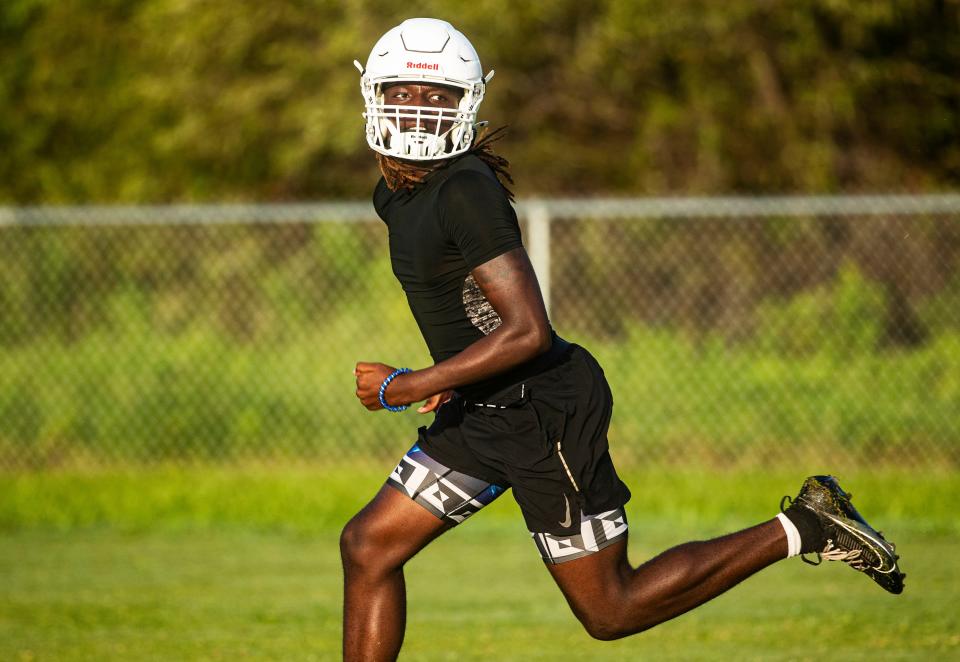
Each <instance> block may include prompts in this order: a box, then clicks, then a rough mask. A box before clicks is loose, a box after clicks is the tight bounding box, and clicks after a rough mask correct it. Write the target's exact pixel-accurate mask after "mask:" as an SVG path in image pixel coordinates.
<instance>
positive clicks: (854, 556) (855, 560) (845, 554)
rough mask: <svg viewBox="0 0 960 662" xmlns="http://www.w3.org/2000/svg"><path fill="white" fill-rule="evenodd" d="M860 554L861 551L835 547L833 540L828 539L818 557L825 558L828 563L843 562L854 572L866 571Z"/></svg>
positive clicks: (865, 564)
mask: <svg viewBox="0 0 960 662" xmlns="http://www.w3.org/2000/svg"><path fill="white" fill-rule="evenodd" d="M862 553H863V550H862V549H848V550H844V549H841V548H840V547H835V546H834V544H833V540H829V539H828V540H827V546H826V547H824V548H823V551H822V552H820V557H821V558H825V559H826V560H828V561H843V562H844V563H846V564H848V565H849V566H850V567H851V568H854V569H855V570H866V568H867V563H866V561H865V560H864V559H863V558H861V554H862Z"/></svg>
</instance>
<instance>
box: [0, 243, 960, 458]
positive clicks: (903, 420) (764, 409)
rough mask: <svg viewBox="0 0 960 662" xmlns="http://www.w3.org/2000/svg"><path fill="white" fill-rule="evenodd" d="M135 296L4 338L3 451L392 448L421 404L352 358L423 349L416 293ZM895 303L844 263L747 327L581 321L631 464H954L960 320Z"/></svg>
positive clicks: (408, 435)
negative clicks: (371, 380) (204, 319)
mask: <svg viewBox="0 0 960 662" xmlns="http://www.w3.org/2000/svg"><path fill="white" fill-rule="evenodd" d="M334 264H335V262H334ZM379 268H380V269H381V270H382V271H381V272H379V273H377V272H376V271H374V272H373V273H374V274H375V275H377V276H378V277H382V278H386V277H387V274H386V273H385V270H386V268H387V267H386V266H385V264H382V263H381V266H380V267H379ZM329 273H332V274H336V269H335V268H334V269H333V270H332V271H330V272H329ZM328 275H329V274H328ZM124 301H125V303H124V304H123V306H118V307H117V310H124V309H127V310H126V312H124V314H123V316H122V319H126V320H128V321H127V324H126V325H123V326H119V325H115V328H114V330H113V331H109V332H108V331H102V332H98V333H95V334H90V335H88V336H86V337H84V338H83V339H80V340H74V341H72V342H67V343H65V342H63V341H61V340H58V339H56V338H50V339H45V340H40V341H36V342H32V343H28V344H24V345H15V346H11V347H7V348H5V349H0V363H2V364H3V365H4V366H5V369H4V372H3V375H2V376H0V417H2V420H4V421H5V425H4V429H3V431H2V433H0V452H2V454H3V456H4V457H5V463H7V464H13V465H14V466H16V465H18V464H21V463H24V462H26V463H35V464H36V465H38V466H56V465H58V464H62V463H67V464H74V463H81V464H82V463H84V462H87V461H89V462H95V463H103V462H107V463H109V462H112V461H120V462H140V461H143V462H154V461H157V460H163V459H176V460H179V461H184V460H190V459H217V460H230V459H234V460H240V459H249V458H274V457H278V458H283V457H288V458H289V457H297V458H306V459H311V458H316V459H322V460H324V461H331V460H333V459H344V458H354V459H358V460H362V459H364V458H366V459H368V460H369V459H370V458H374V457H380V458H384V457H389V458H392V457H394V456H396V455H397V454H398V452H399V451H400V450H402V449H403V447H405V445H406V444H408V443H410V442H412V441H413V438H414V430H415V427H416V426H417V425H419V424H422V422H423V421H424V420H425V419H424V418H423V417H421V416H419V415H417V414H415V413H412V412H407V413H404V414H402V415H399V416H387V415H385V414H383V413H379V414H370V413H368V412H366V410H364V409H363V408H362V407H361V406H359V405H358V404H357V402H356V401H355V398H354V397H353V380H352V376H351V374H350V372H351V370H352V367H353V365H354V362H355V361H357V360H369V359H383V360H389V361H393V362H394V363H395V364H396V365H415V366H416V365H425V364H427V363H428V361H429V360H428V359H427V357H426V356H425V353H424V350H423V347H422V341H421V340H420V339H419V338H418V334H417V331H416V328H415V326H414V325H413V323H412V321H411V320H410V319H409V311H408V310H407V309H406V306H405V302H404V301H403V300H402V298H396V299H394V300H393V303H392V304H391V305H390V306H388V307H382V308H380V309H373V308H365V309H363V310H362V311H357V310H354V309H351V308H350V307H349V306H347V307H334V308H333V311H334V312H332V313H330V314H328V315H326V316H325V317H324V319H323V320H322V323H320V324H317V325H298V324H297V325H295V324H292V323H287V324H286V326H285V329H284V331H283V333H281V334H279V335H277V336H276V338H275V339H273V340H270V339H269V338H268V339H267V340H264V341H263V342H258V343H248V342H244V341H238V340H237V339H234V338H231V336H230V335H229V334H224V333H223V331H222V330H218V328H217V327H216V326H210V325H209V324H195V325H192V326H188V327H186V328H184V329H181V330H178V331H177V332H175V333H172V334H170V333H165V332H163V330H162V329H156V328H152V327H149V326H146V325H143V326H138V324H142V319H143V318H142V316H141V317H139V318H138V316H137V315H136V314H130V313H129V309H130V308H131V307H132V308H133V309H138V306H139V305H140V304H139V303H138V300H137V299H136V298H129V299H125V300H124ZM881 310H882V302H881V300H880V296H879V293H878V290H877V288H876V287H875V286H872V285H871V284H870V283H869V282H868V281H865V280H864V279H863V278H862V277H861V276H860V275H859V273H858V272H857V271H856V270H855V269H852V268H850V269H847V270H845V271H844V272H843V273H842V275H841V277H840V278H839V280H838V281H837V282H836V283H835V284H834V285H833V286H832V287H829V288H824V289H822V290H819V291H816V292H815V293H813V294H809V295H807V294H805V295H802V296H800V297H798V298H797V299H796V300H794V301H791V302H788V303H787V304H786V305H784V306H783V307H775V306H772V305H768V306H767V307H765V308H764V310H763V311H762V314H761V318H762V320H763V322H762V324H761V325H760V329H761V331H760V333H759V335H758V336H757V338H756V340H754V341H752V342H745V341H742V342H739V343H730V342H728V341H725V340H722V339H720V338H719V337H718V336H716V335H713V336H710V335H708V336H705V337H698V336H692V335H686V334H683V333H681V332H669V331H657V330H654V329H651V328H649V327H643V326H632V327H630V328H629V330H628V333H627V336H626V338H625V339H624V340H622V341H609V340H606V341H604V340H599V339H597V340H584V339H583V338H580V337H576V336H574V337H573V339H575V340H580V342H582V343H583V344H584V345H586V346H587V347H588V348H589V349H590V350H591V351H592V352H593V353H594V354H596V355H597V357H598V358H599V359H600V361H601V363H602V364H603V365H604V366H605V368H606V371H607V375H608V378H609V380H610V382H611V385H612V388H613V391H614V393H615V395H616V398H617V402H618V404H619V406H618V408H617V413H616V416H615V417H614V421H613V427H612V430H611V438H612V439H613V440H615V448H616V449H617V451H616V452H617V453H618V456H619V457H621V458H622V460H623V461H624V463H625V464H626V465H628V466H633V465H635V464H638V463H644V462H648V461H654V460H655V461H658V462H666V463H670V462H673V461H677V462H687V461H702V462H705V463H708V464H709V463H715V464H719V465H730V464H733V465H745V466H756V465H757V464H762V463H768V462H785V461H787V462H789V461H794V460H796V459H798V458H803V459H804V461H820V460H822V459H823V457H824V455H822V454H823V453H828V454H832V455H831V458H832V461H833V462H834V463H835V464H839V465H841V466H848V465H851V464H855V463H857V462H859V461H863V460H865V459H869V460H870V461H871V462H873V463H882V462H890V463H902V462H904V461H909V462H915V463H920V464H935V463H938V462H943V463H947V464H949V465H951V466H952V465H955V463H956V462H958V461H960V455H958V446H957V439H956V429H955V412H956V411H958V410H960V380H958V378H957V376H958V375H960V363H958V357H960V336H958V335H957V333H955V332H945V333H943V334H941V335H939V336H937V337H936V338H934V339H932V340H931V341H930V342H928V343H927V344H926V345H924V346H923V347H921V348H918V349H915V350H913V351H893V350H882V349H880V348H878V337H879V323H880V322H879V320H880V311H881ZM117 319H121V317H118V318H117ZM138 319H140V320H141V322H137V320H138ZM115 322H116V320H115ZM383 328H390V329H391V334H389V337H385V336H381V335H380V334H378V333H377V330H379V329H383ZM41 365H42V366H43V370H39V369H38V366H41ZM348 440H349V445H348V446H345V442H347V441H348Z"/></svg>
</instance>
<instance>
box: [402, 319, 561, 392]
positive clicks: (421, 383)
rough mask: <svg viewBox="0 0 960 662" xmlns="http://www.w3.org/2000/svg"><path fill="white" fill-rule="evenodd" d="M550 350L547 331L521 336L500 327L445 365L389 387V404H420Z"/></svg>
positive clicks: (405, 376)
mask: <svg viewBox="0 0 960 662" xmlns="http://www.w3.org/2000/svg"><path fill="white" fill-rule="evenodd" d="M549 348H550V332H549V329H547V328H536V329H532V330H530V331H526V332H521V331H514V330H512V329H510V328H505V327H503V326H501V327H499V328H498V329H496V330H494V331H493V332H492V333H490V334H489V335H487V336H484V337H483V338H481V339H480V340H478V341H477V342H475V343H473V344H472V345H470V346H468V347H467V348H466V349H464V350H463V351H462V352H460V353H459V354H457V355H455V356H452V357H450V358H449V359H447V360H446V361H441V362H440V363H437V364H436V365H434V366H431V367H429V368H424V369H423V370H416V371H414V372H411V373H408V374H406V375H403V376H402V377H400V378H398V379H397V380H395V381H394V383H392V384H390V390H389V400H390V401H391V402H395V403H404V404H405V403H408V402H419V401H420V400H423V399H425V398H427V397H429V396H430V395H432V394H434V393H440V392H442V391H447V390H451V389H456V388H457V387H460V386H463V385H465V384H473V383H476V382H480V381H483V380H485V379H489V378H490V377H494V376H496V375H499V374H502V373H504V372H507V371H509V370H511V369H512V368H515V367H517V366H519V365H521V364H523V363H526V362H527V361H529V360H531V359H533V358H535V357H536V356H539V355H540V354H542V353H543V352H545V351H547V350H548V349H549Z"/></svg>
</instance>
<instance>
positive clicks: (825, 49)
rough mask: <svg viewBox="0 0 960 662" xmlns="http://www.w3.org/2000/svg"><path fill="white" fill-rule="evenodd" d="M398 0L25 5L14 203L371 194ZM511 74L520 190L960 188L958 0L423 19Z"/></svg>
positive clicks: (505, 89) (595, 6) (572, 9)
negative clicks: (377, 59)
mask: <svg viewBox="0 0 960 662" xmlns="http://www.w3.org/2000/svg"><path fill="white" fill-rule="evenodd" d="M408 11H409V9H408V7H407V6H406V5H403V4H401V3H398V2H396V1H395V0H357V1H356V2H351V3H342V2H334V1H333V0H279V1H277V2H271V3H266V4H264V3H253V2H238V3H228V4H225V3H209V2H204V1H203V0H103V1H98V2H92V1H90V0H61V1H59V2H49V1H45V0H7V1H6V2H4V3H3V4H2V5H0V64H2V66H0V146H2V150H3V158H2V159H0V200H5V201H7V202H66V201H74V202H86V201H121V200H122V201H151V202H163V201H169V200H223V199H250V200H283V199H307V198H309V199H317V198H340V197H344V196H347V197H366V196H368V195H369V189H370V185H371V181H372V179H373V178H374V176H375V168H374V166H373V161H372V159H371V158H370V155H369V153H368V151H367V148H366V146H365V143H364V141H363V138H362V123H361V120H360V112H361V111H362V108H361V105H360V103H361V100H360V96H359V93H358V90H357V72H356V71H355V70H354V69H353V68H352V67H351V65H350V62H351V60H353V59H354V58H357V59H359V60H361V61H364V60H365V58H366V56H367V53H368V49H369V48H370V46H371V45H372V44H373V42H374V41H375V40H376V38H377V37H378V36H379V35H380V34H381V33H382V32H383V31H385V30H386V29H388V28H389V27H391V26H393V25H395V24H396V23H397V22H399V21H400V20H402V19H403V18H405V17H406V15H407V12H408ZM416 13H418V14H420V15H435V16H440V17H443V18H447V19H449V20H451V21H452V22H453V23H454V24H455V25H456V26H458V27H459V28H461V29H462V30H463V31H464V32H466V33H467V34H468V35H469V36H470V37H471V39H472V40H473V41H474V42H475V45H476V46H477V48H478V50H479V52H480V53H481V56H482V60H483V63H484V66H485V67H486V68H488V69H489V68H496V69H497V70H498V76H497V78H496V79H495V80H494V82H493V84H492V85H491V87H490V90H489V94H488V97H487V101H486V102H485V106H484V116H485V117H487V118H489V119H491V120H492V122H493V124H494V125H499V124H509V125H510V126H511V135H510V137H509V139H508V141H507V142H505V143H503V147H502V149H503V151H504V152H505V154H506V155H507V156H508V157H510V158H511V159H512V161H513V162H514V166H515V172H516V174H517V179H518V190H519V192H520V193H521V195H522V194H524V193H532V192H544V191H549V192H551V193H558V192H563V193H569V194H584V193H595V192H618V193H634V194H636V193H644V194H645V193H660V192H684V193H712V192H729V191H743V192H750V191H756V192H796V191H817V192H823V191H837V190H846V191H850V190H866V189H869V190H877V189H886V190H889V189H894V190H904V189H905V190H929V189H937V188H942V187H951V186H956V185H957V184H958V183H960V78H958V77H957V75H956V73H957V70H956V67H957V62H960V38H958V37H960V4H958V3H956V2H945V1H940V2H927V3H910V4H907V3H902V2H896V1H895V0H878V1H876V2H869V3H864V2H856V1H855V0H817V1H815V2H810V3H803V4H799V5H798V4H796V3H786V2H781V1H779V0H768V1H765V2H748V1H747V0H737V1H735V2H727V3H713V2H708V1H706V0H637V1H636V2H621V1H618V0H580V1H575V0H557V1H556V2H550V3H528V4H520V5H516V4H511V5H508V4H506V3H504V2H502V0H477V1H475V2H463V3H450V2H439V1H437V0H432V1H429V0H428V1H427V2H423V3H421V5H419V6H418V9H417V12H416Z"/></svg>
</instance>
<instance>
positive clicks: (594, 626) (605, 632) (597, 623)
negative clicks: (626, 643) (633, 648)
mask: <svg viewBox="0 0 960 662" xmlns="http://www.w3.org/2000/svg"><path fill="white" fill-rule="evenodd" d="M580 622H581V623H582V624H583V629H584V630H586V631H587V634H589V635H590V636H591V637H593V638H594V639H598V640H600V641H614V640H615V639H622V638H623V637H626V636H627V635H629V634H632V633H631V632H628V631H627V629H626V628H624V627H623V626H622V625H621V624H619V623H617V622H616V620H615V619H614V618H611V617H599V618H582V619H580Z"/></svg>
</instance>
